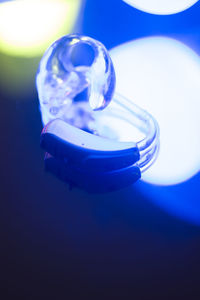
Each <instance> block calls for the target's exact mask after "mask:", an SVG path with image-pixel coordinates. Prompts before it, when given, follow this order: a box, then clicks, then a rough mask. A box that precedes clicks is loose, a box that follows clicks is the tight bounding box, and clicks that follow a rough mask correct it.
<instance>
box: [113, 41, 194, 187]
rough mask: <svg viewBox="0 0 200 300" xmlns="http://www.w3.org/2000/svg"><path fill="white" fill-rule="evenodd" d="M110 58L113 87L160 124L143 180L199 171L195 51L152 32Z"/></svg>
mask: <svg viewBox="0 0 200 300" xmlns="http://www.w3.org/2000/svg"><path fill="white" fill-rule="evenodd" d="M111 57H112V59H113V63H114V66H115V70H116V77H117V91H118V92H119V93H121V94H122V95H124V96H126V97H128V98H129V99H131V100H132V101H133V102H134V103H136V104H137V105H139V106H140V107H142V108H144V109H146V110H147V111H149V112H150V113H152V115H153V116H154V117H155V118H156V119H157V121H158V123H159V125H160V134H161V137H160V140H161V146H160V153H159V156H158V159H157V161H156V162H155V164H154V165H153V166H152V167H151V168H150V169H149V170H148V171H147V172H146V173H145V174H144V175H143V179H144V180H145V181H146V182H149V183H153V184H160V185H173V184H178V183H181V182H183V181H186V180H188V179H189V178H191V177H192V176H194V175H195V174H196V173H197V172H198V171H199V170H200V137H199V128H200V117H199V116H200V98H199V95H200V84H199V82H200V58H199V56H198V55H197V54H196V53H195V52H194V51H192V50H191V49H190V48H189V47H187V46H185V45H184V44H182V43H180V42H178V41H176V40H173V39H169V38H164V37H151V38H144V39H140V40H136V41H132V42H129V43H126V44H122V45H121V46H118V47H116V48H114V49H113V50H111ZM126 135H127V133H126ZM130 135H131V133H130Z"/></svg>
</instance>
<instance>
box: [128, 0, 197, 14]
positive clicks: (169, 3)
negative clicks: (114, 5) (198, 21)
mask: <svg viewBox="0 0 200 300" xmlns="http://www.w3.org/2000/svg"><path fill="white" fill-rule="evenodd" d="M123 1H124V2H126V3H128V4H130V5H131V6H133V7H135V8H137V9H139V10H142V11H144V12H147V13H151V14H158V15H169V14H175V13H178V12H181V11H184V10H186V9H188V8H189V7H191V6H192V5H194V4H195V3H196V2H198V0H123Z"/></svg>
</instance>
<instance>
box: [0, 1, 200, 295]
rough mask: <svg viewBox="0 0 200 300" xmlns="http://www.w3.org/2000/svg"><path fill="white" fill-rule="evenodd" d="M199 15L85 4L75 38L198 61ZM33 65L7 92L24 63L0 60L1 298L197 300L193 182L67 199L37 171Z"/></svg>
mask: <svg viewBox="0 0 200 300" xmlns="http://www.w3.org/2000/svg"><path fill="white" fill-rule="evenodd" d="M199 16H200V4H199V3H197V4H196V5H194V6H193V7H192V8H190V9H189V10H187V11H185V12H182V13H180V14H176V15H172V16H155V15H150V14H146V13H143V12H140V11H138V10H136V9H134V8H132V7H130V6H128V5H127V4H125V3H123V2H122V1H120V0H101V1H100V0H99V1H97V0H87V1H86V5H85V9H84V12H83V20H82V23H81V26H80V24H79V27H77V28H78V29H77V31H78V32H81V33H83V34H85V35H89V36H91V37H94V38H96V39H98V40H100V41H101V42H103V43H104V44H105V45H106V47H107V48H111V47H113V46H116V45H118V44H120V43H122V42H126V41H128V40H133V39H136V38H140V37H144V36H149V35H150V36H152V35H165V36H171V37H174V38H176V39H179V40H181V41H183V42H184V43H186V44H188V45H189V46H190V47H192V48H193V49H194V50H195V51H196V52H197V53H200V34H199V29H200V19H199ZM38 61H39V59H35V61H34V64H33V65H34V67H33V69H32V72H33V76H32V78H31V80H30V82H29V83H28V84H24V88H23V89H22V90H20V91H17V92H16V93H11V91H10V90H8V89H5V88H4V81H3V77H4V74H5V72H6V69H7V68H9V67H10V65H13V64H15V65H16V66H20V68H21V69H23V68H27V67H28V66H29V62H28V61H26V59H16V58H11V57H7V56H6V55H5V54H1V55H0V63H1V71H0V72H1V78H2V80H1V84H0V86H1V89H0V101H1V102H0V103H1V109H0V124H1V143H0V154H1V156H0V169H1V181H0V182H1V185H0V192H1V195H0V258H1V262H0V273H1V281H0V285H1V291H2V293H4V296H2V298H1V299H8V298H9V299H28V300H29V299H56V300H57V299H59V300H60V299H138V300H139V299H181V298H182V299H188V300H190V299H192V300H196V299H200V227H199V226H200V197H199V179H200V175H199V174H197V175H196V176H195V177H194V178H192V179H191V180H189V181H188V182H186V183H183V184H180V185H178V186H174V187H155V186H150V185H148V184H145V183H143V182H141V181H139V182H137V183H136V184H135V185H134V186H131V187H129V188H126V189H123V190H121V191H118V192H114V193H109V194H104V195H93V194H88V193H86V192H83V191H81V190H78V189H73V190H72V191H70V190H69V189H68V186H67V185H66V184H65V183H63V182H61V181H59V180H58V179H57V178H56V177H54V176H53V175H51V174H48V173H45V171H44V164H43V154H44V153H43V151H42V150H41V149H40V146H39V139H40V132H41V129H42V124H41V119H40V113H39V110H38V100H37V93H36V89H35V83H34V74H35V72H36V69H37V63H38ZM12 85H13V83H12V78H11V79H10V89H12ZM5 295H6V296H5Z"/></svg>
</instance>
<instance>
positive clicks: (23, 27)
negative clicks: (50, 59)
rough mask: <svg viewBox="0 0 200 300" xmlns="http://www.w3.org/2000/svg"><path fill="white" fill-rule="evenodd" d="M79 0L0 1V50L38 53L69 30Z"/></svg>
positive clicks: (73, 22)
mask: <svg viewBox="0 0 200 300" xmlns="http://www.w3.org/2000/svg"><path fill="white" fill-rule="evenodd" d="M80 4H81V0H15V1H8V2H2V3H0V51H2V52H4V53H6V54H9V55H16V56H27V57H31V56H37V55H41V54H42V53H43V52H44V51H45V50H46V48H47V47H48V46H49V45H50V44H51V43H52V42H53V41H54V40H56V39H57V38H58V37H60V36H62V35H64V34H67V33H69V32H70V31H71V30H72V28H73V26H74V24H75V21H76V18H77V16H78V12H79V8H80Z"/></svg>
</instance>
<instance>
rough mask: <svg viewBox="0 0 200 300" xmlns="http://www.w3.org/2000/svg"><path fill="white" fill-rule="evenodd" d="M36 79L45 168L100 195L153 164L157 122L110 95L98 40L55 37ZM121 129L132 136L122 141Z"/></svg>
mask: <svg viewBox="0 0 200 300" xmlns="http://www.w3.org/2000/svg"><path fill="white" fill-rule="evenodd" d="M36 81H37V89H38V94H39V100H40V109H41V114H42V120H43V123H44V125H45V127H44V129H43V131H42V135H41V146H42V147H43V148H44V149H45V150H46V151H47V153H48V154H47V155H46V156H45V164H46V168H47V169H48V170H50V171H51V172H53V173H56V174H57V175H58V176H59V177H60V176H61V178H62V179H63V178H64V179H66V181H68V182H71V183H72V184H75V185H77V186H79V187H81V188H83V189H86V190H88V191H98V192H102V191H104V192H105V191H111V190H115V189H118V188H121V187H124V186H127V185H129V184H131V183H133V182H134V181H136V180H138V179H139V178H140V176H141V172H144V171H145V170H146V169H148V168H149V167H150V166H151V164H152V163H153V162H154V161H155V158H156V157H157V153H158V149H159V138H158V137H159V129H158V125H157V122H156V121H155V120H154V118H153V117H152V116H151V115H150V114H149V113H148V112H146V111H144V110H143V109H141V108H140V107H138V106H136V105H135V104H134V103H133V102H132V101H130V100H129V99H126V98H125V97H123V96H121V95H119V94H118V93H114V92H115V82H116V79H115V71H114V67H113V64H112V61H111V58H110V56H109V53H108V51H107V50H106V48H105V47H104V46H103V45H102V44H101V43H100V42H98V41H96V40H94V39H92V38H90V37H86V36H79V35H68V36H64V37H63V38H61V39H59V40H58V41H56V42H55V43H54V44H53V45H52V46H51V47H50V48H49V49H48V50H47V51H46V53H45V54H44V56H43V58H42V60H41V62H40V67H39V70H38V74H37V79H36ZM111 100H112V103H111V105H108V104H109V103H110V102H111ZM127 131H130V132H131V133H134V134H132V135H131V136H132V138H131V140H130V139H129V140H126V139H124V138H123V136H124V134H123V133H124V132H127ZM135 131H138V132H139V136H140V137H139V139H137V138H136V136H137V134H135ZM100 182H101V183H102V184H100Z"/></svg>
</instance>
